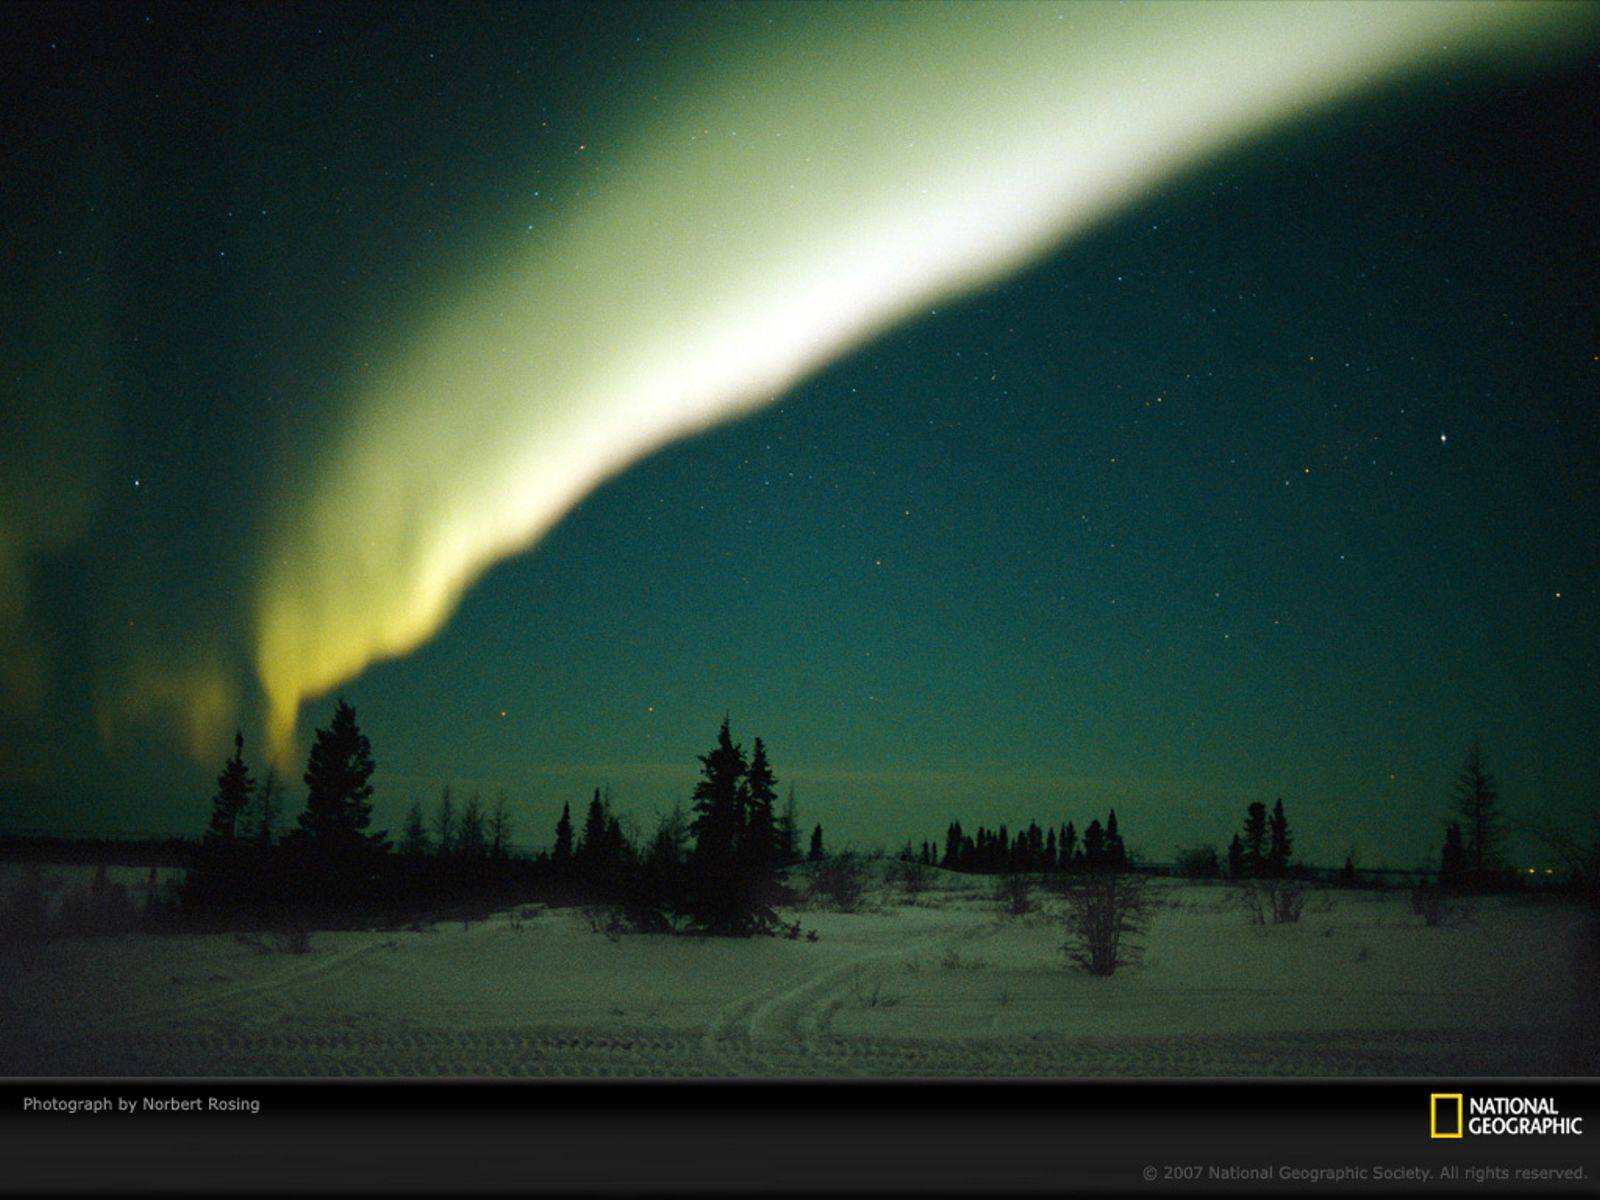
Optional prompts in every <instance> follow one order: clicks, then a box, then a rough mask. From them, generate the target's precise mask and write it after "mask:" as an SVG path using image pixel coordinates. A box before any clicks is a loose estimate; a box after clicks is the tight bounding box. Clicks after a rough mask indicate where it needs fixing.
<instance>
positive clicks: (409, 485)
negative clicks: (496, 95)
mask: <svg viewBox="0 0 1600 1200" xmlns="http://www.w3.org/2000/svg"><path fill="white" fill-rule="evenodd" d="M735 13H736V14H740V15H741V20H743V22H744V23H747V24H749V25H751V26H755V27H759V28H758V30H757V31H755V32H751V33H748V34H745V35H738V36H736V37H735V38H734V40H733V41H732V42H724V43H723V44H722V45H721V46H719V47H718V48H717V49H718V51H719V52H718V53H716V55H715V57H712V55H711V52H709V51H708V52H707V54H706V62H705V63H704V64H703V66H702V68H701V69H698V70H686V71H685V73H684V77H683V78H682V79H680V80H678V81H676V83H675V84H674V85H673V86H671V87H667V88H662V89H657V93H656V94H657V95H659V100H655V102H654V103H651V102H648V101H649V99H650V98H647V97H646V96H644V95H641V96H640V98H639V103H638V104H637V105H636V106H635V109H634V111H635V120H634V123H633V124H632V125H631V126H630V127H628V128H625V129H620V130H612V131H610V132H609V133H607V132H606V131H604V130H601V131H598V132H597V133H596V135H595V137H594V138H593V139H592V143H591V144H590V145H589V146H588V147H587V148H586V150H585V153H587V154H589V155H590V158H589V159H588V160H585V161H586V162H593V163H595V164H603V167H604V169H603V171H601V170H596V171H595V172H594V173H593V174H592V175H590V176H587V177H586V178H585V182H584V187H583V191H582V194H581V196H580V197H578V198H575V199H573V200H571V201H569V202H567V203H566V204H565V206H564V207H563V208H562V209H561V210H560V213H559V216H558V218H557V220H556V221H555V222H554V223H553V224H548V225H544V226H541V227H540V229H541V236H540V237H539V238H538V239H537V242H536V244H534V245H532V247H531V248H528V249H525V250H519V251H517V252H516V256H515V257H514V258H513V259H512V260H511V261H512V264H513V265H511V266H510V267H508V268H506V269H504V270H502V271H501V272H499V273H498V274H497V275H496V276H495V277H493V278H477V279H470V280H464V281H462V282H461V283H460V285H459V286H458V287H457V288H455V289H453V292H452V294H451V295H450V296H448V297H445V298H442V299H441V300H440V302H439V305H438V308H437V310H436V314H437V315H436V316H435V317H434V319H433V320H432V321H431V322H430V323H429V324H428V325H427V326H426V327H425V328H423V329H421V330H420V331H419V332H418V333H417V335H416V336H415V337H414V338H413V339H412V340H411V342H410V344H409V345H407V346H405V347H403V348H402V350H401V351H400V352H399V353H397V355H396V356H395V358H394V360H393V361H392V362H390V363H388V364H387V365H386V366H385V368H384V369H383V371H382V372H381V373H380V374H379V375H378V376H377V377H376V378H374V379H373V380H372V382H371V383H370V385H368V386H366V387H364V388H363V389H362V390H361V391H360V392H359V393H358V394H354V395H351V396H350V397H348V416H347V419H346V420H345V422H344V424H343V426H342V428H341V429H340V431H339V435H338V437H337V439H336V441H335V443H334V445H333V447H332V448H331V450H330V451H329V452H327V453H326V454H324V455H323V456H322V457H321V458H320V459H319V461H317V462H316V463H315V464H314V465H313V467H312V472H313V473H312V475H311V477H310V479H309V480H308V483H307V486H306V487H305V489H303V494H302V495H301V496H300V497H299V498H298V499H297V500H296V501H295V502H294V503H292V504H290V505H288V506H287V507H285V508H284V509H283V511H281V512H280V513H278V514H277V522H276V526H275V528H274V530H273V537H272V542H271V545H270V547H269V552H268V553H267V555H266V556H265V557H264V564H265V565H264V569H263V570H262V573H261V575H260V577H259V580H258V588H257V592H256V599H255V613H254V616H255V639H254V640H255V647H256V665H257V669H258V671H259V674H260V680H261V684H262V686H263V689H264V692H265V695H266V697H267V701H268V705H269V712H270V716H269V721H270V735H271V739H272V741H273V743H274V745H275V746H277V747H278V748H279V750H280V751H281V750H282V749H284V748H285V747H286V746H287V744H288V742H289V740H290V737H291V735H292V732H293V729H294V725H295V721H296V718H297V714H298V710H299V707H300V705H301V704H302V702H303V701H305V700H306V699H307V698H309V697H313V696H316V695H318V694H320V693H323V692H325V691H327V690H328V689H331V688H333V687H335V686H337V685H338V684H340V683H341V682H343V681H345V680H348V679H350V678H352V677H353V676H355V675H357V674H358V673H360V672H361V671H362V670H363V669H364V668H366V667H367V666H368V665H370V664H371V663H373V662H375V661H378V660H380V659H383V658H387V657H392V656H395V655H401V654H405V653H406V652H408V651H410V650H411V649H413V648H415V647H416V646H418V645H419V644H420V643H422V642H424V641H425V640H426V639H428V638H429V637H431V636H432V635H433V634H434V633H435V632H436V631H437V630H438V629H439V628H440V627H441V626H442V625H443V624H444V622H445V621H447V620H448V619H449V617H450V615H451V613H452V611H453V610H454V609H455V607H456V605H457V603H458V601H459V600H460V598H461V596H462V593H463V591H464V590H465V589H466V588H467V587H468V586H470V585H471V584H472V582H473V581H474V580H475V579H476V578H478V577H479V576H480V575H481V574H482V573H483V572H484V571H485V570H486V569H487V568H488V567H489V566H490V565H492V564H493V563H494V562H496V561H497V560H499V559H501V558H503V557H505V556H506V555H509V554H513V553H515V552H517V551H519V550H521V549H524V548H526V547H527V546H529V545H530V544H532V543H533V542H535V541H536V540H537V539H538V538H539V537H540V536H542V535H543V534H544V533H545V532H546V531H548V530H549V529H550V528H551V526H552V525H553V524H554V523H555V522H557V521H558V520H560V519H561V517H562V516H563V514H565V513H566V512H567V511H568V510H569V509H570V508H571V507H572V506H573V505H574V504H575V503H577V502H578V501H579V500H580V499H581V498H582V497H583V496H584V495H585V494H586V493H588V492H590V491H591V490H592V489H594V488H595V487H596V486H597V485H599V484H600V483H601V482H603V481H604V480H605V479H607V478H608V477H610V476H612V475H614V474H615V473H617V472H619V471H621V470H623V469H624V468H626V467H627V466H628V465H629V464H631V463H633V462H635V461H637V460H638V459H639V458H640V457H642V456H644V455H646V454H648V453H650V452H651V451H652V450H654V449H656V448H658V447H660V446H661V445H662V444H664V443H666V442H668V441H670V440H672V439H675V438H679V437H682V436H684V435H686V434H689V433H692V432H694V431H697V430H701V429H704V428H706V427H707V426H710V425H713V424H715V423H717V422H721V421H725V420H728V419H729V418H732V417H734V416H736V415H738V414H740V413H743V412H745V411H748V410H749V409H751V408H752V407H754V406H758V405H760V404H762V403H764V402H766V401H768V400H769V399H771V398H773V397H774V396H775V395H776V394H777V393H779V392H781V391H783V390H784V389H786V388H788V387H789V386H791V385H792V384H794V383H795V382H796V381H797V380H798V379H800V378H801V377H803V376H804V375H806V374H807V373H808V372H811V371H814V370H816V369H817V368H818V367H819V366H820V365H822V364H824V363H826V362H827V361H828V360H830V359H832V358H834V357H836V356H838V355H839V354H841V353H842V352H844V351H846V350H847V349H849V348H850V347H852V346H853V345H856V344H858V343H860V342H861V341H862V340H863V339H865V338H868V337H870V336H872V335H873V334H874V333H876V332H879V331H881V330H882V329H884V328H885V327H886V326H888V325H890V324H891V323H893V322H895V321H897V320H901V319H904V318H906V317H907V316H909V315H911V314H913V313H915V312H917V311H919V310H921V309H923V308H924V307H925V306H927V305H929V304H932V303H935V302H937V301H938V300H939V299H940V298H942V297H946V296H948V295H951V294H954V293H959V292H961V291H963V290H967V289H971V288H973V287H975V286H978V285H981V284H983V283H985V282H987V281H990V280H993V279H995V278H996V277H999V276H1002V275H1004V274H1005V273H1007V272H1010V271H1012V270H1014V269H1015V268H1017V267H1018V266H1019V265H1020V264H1022V263H1024V262H1026V261H1027V260H1029V259H1030V258H1032V257H1034V256H1037V255H1039V254H1041V253H1042V252H1044V251H1045V250H1048V249H1050V248H1052V247H1054V246H1055V245H1057V244H1059V243H1060V242H1061V241H1062V240H1063V239H1064V238H1067V237H1070V236H1071V235H1072V234H1073V233H1075V232H1077V231H1080V230H1082V229H1084V228H1085V227H1086V226H1087V225H1088V224H1089V223H1091V222H1093V221H1095V220H1096V219H1099V218H1103V217H1105V216H1106V215H1108V214H1109V213H1111V212H1113V211H1115V210H1116V209H1117V208H1118V207H1119V206H1122V205H1125V204H1127V203H1129V202H1130V201H1132V200H1134V199H1135V198H1137V197H1138V196H1139V195H1140V194H1141V193H1143V192H1145V191H1146V190H1147V189H1149V188H1150V187H1151V186H1152V185H1153V184H1155V183H1157V182H1159V181H1160V180H1161V179H1163V178H1165V177H1168V176H1170V175H1172V174H1173V173H1174V172H1176V171H1179V170H1181V169H1183V168H1185V167H1187V166H1190V165H1192V164H1194V163H1196V162H1198V161H1200V160H1202V159H1204V157H1205V156H1207V155H1209V154H1213V153H1215V152H1216V151H1217V150H1219V149H1220V148H1223V147H1225V146H1227V145H1229V144H1232V143H1236V142H1238V141H1239V140H1240V139H1243V138H1246V137H1249V136H1252V135H1255V134H1258V133H1260V132H1262V131H1264V130H1266V129H1269V128H1272V127H1274V126H1278V125H1281V124H1282V123H1284V122H1286V121H1289V120H1292V119H1294V118H1295V117H1297V116H1300V115H1302V114H1304V113H1306V112H1308V111H1310V110H1312V109H1314V108H1315V107H1317V106H1319V105H1323V104H1326V103H1328V102H1330V101H1333V100H1335V99H1337V98H1339V97H1341V96H1344V95H1347V94H1350V93H1352V92H1354V91H1357V90H1359V89H1361V88H1362V87H1364V86H1367V85H1370V84H1371V83H1373V82H1376V81H1379V80H1382V79H1385V78H1389V77H1392V76H1394V75H1395V74H1397V73H1399V72H1403V71H1408V70H1415V69H1419V68H1421V67H1424V66H1426V65H1428V64H1429V63H1431V62H1433V61H1435V60H1438V59H1440V58H1442V57H1445V56H1448V57H1449V58H1451V59H1452V60H1454V59H1456V57H1457V56H1458V55H1460V54H1461V53H1463V52H1465V51H1471V52H1474V53H1482V52H1484V51H1489V52H1492V53H1494V54H1496V55H1502V56H1511V55H1515V56H1524V57H1528V58H1530V59H1531V58H1532V57H1533V56H1536V55H1538V54H1540V53H1542V52H1544V50H1545V49H1547V48H1549V47H1553V46H1555V45H1556V44H1557V42H1558V39H1559V38H1560V36H1561V35H1562V34H1563V33H1564V32H1566V31H1569V30H1570V29H1571V27H1572V26H1574V25H1575V24H1577V23H1579V22H1587V21H1589V20H1590V19H1591V14H1590V12H1588V11H1586V10H1585V9H1584V6H1579V5H1570V6H1563V5H1554V6H1546V5H1528V4H1470V3H1464V4H1355V5H1345V4H1333V3H1320V2H1319V3H1311V4H1304V5H1300V4H1296V5H1263V4H1187V3H1183V4H1156V3H1150V4H1131V5H1121V4H1115V5H1113V4H1072V5H1067V6H1060V7H1058V6H1053V5H1029V4H1021V3H1006V4H995V5H977V4H963V5H957V6H948V7H947V6H942V5H931V4H930V5H919V6H915V7H912V6H889V5H884V6H870V7H869V6H854V5H852V6H847V7H840V8H829V7H823V6H816V5H800V6H792V7H783V8H779V9H775V10H767V9H738V10H735ZM752 16H754V17H756V18H759V19H748V20H745V18H751V17H752ZM768 16H771V17H774V18H775V21H774V22H773V23H772V24H770V25H769V24H768V22H767V21H766V20H765V19H764V18H766V17H768Z"/></svg>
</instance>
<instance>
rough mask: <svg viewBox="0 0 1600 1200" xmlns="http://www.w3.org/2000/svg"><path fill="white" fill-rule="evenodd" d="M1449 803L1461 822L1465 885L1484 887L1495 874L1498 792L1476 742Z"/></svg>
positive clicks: (1479, 745) (1497, 863) (1481, 750)
mask: <svg viewBox="0 0 1600 1200" xmlns="http://www.w3.org/2000/svg"><path fill="white" fill-rule="evenodd" d="M1450 802H1451V805H1452V806H1453V807H1454V808H1455V811H1456V813H1457V815H1458V816H1459V817H1460V818H1461V832H1462V835H1463V839H1464V843H1465V844H1464V847H1463V850H1464V853H1465V862H1466V876H1467V884H1468V886H1470V887H1473V888H1482V887H1486V886H1487V885H1488V884H1489V883H1490V882H1491V881H1492V880H1493V878H1494V876H1495V875H1496V874H1497V873H1498V872H1499V870H1500V867H1501V862H1500V825H1501V817H1500V788H1499V785H1498V784H1497V783H1496V782H1495V778H1494V776H1493V775H1491V774H1490V773H1489V768H1488V767H1487V765H1486V764H1485V762H1484V757H1483V744H1482V743H1481V742H1480V741H1479V739H1477V738H1473V739H1472V746H1471V747H1470V748H1469V749H1468V750H1467V758H1466V761H1465V762H1464V763H1463V764H1462V766H1461V771H1460V773H1459V774H1457V776H1456V782H1455V786H1454V787H1453V788H1452V789H1451V792H1450Z"/></svg>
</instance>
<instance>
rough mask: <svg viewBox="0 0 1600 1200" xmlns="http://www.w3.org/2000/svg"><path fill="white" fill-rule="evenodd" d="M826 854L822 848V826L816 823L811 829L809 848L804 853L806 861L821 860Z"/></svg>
mask: <svg viewBox="0 0 1600 1200" xmlns="http://www.w3.org/2000/svg"><path fill="white" fill-rule="evenodd" d="M826 857H827V855H826V854H825V853H824V852H823V849H822V826H821V825H818V826H817V827H816V828H815V829H813V830H812V831H811V850H810V852H809V853H808V854H807V855H806V860H807V861H808V862H821V861H822V860H823V859H824V858H826Z"/></svg>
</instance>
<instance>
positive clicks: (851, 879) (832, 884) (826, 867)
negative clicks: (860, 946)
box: [811, 850, 867, 912]
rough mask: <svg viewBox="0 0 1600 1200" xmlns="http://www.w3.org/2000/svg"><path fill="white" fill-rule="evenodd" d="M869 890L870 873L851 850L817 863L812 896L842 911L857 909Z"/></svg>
mask: <svg viewBox="0 0 1600 1200" xmlns="http://www.w3.org/2000/svg"><path fill="white" fill-rule="evenodd" d="M866 893H867V872H866V868H865V867H864V866H863V865H862V862H861V860H860V859H859V858H857V857H856V856H855V854H854V853H852V852H851V851H849V850H844V851H841V852H840V853H838V854H834V855H830V856H829V857H827V858H825V859H823V860H822V861H820V862H818V863H815V864H813V866H812V872H811V895H812V897H813V898H814V899H820V900H823V901H824V902H826V903H827V904H828V905H830V906H831V907H833V908H835V909H837V910H838V911H839V912H855V911H856V910H857V909H859V908H860V907H861V901H862V899H863V898H864V897H865V896H866Z"/></svg>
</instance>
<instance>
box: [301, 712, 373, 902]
mask: <svg viewBox="0 0 1600 1200" xmlns="http://www.w3.org/2000/svg"><path fill="white" fill-rule="evenodd" d="M373 766H374V764H373V761H372V744H371V743H370V742H369V741H368V740H367V735H366V734H364V733H362V732H361V727H360V725H358V724H357V723H356V711H355V709H354V708H352V707H351V706H350V705H349V704H348V703H346V702H345V701H344V700H343V699H340V701H339V703H338V705H337V707H335V709H334V711H333V719H332V720H331V721H330V722H329V723H328V726H327V728H326V729H319V730H317V732H316V735H315V736H314V738H313V739H312V743H311V754H310V757H309V758H308V759H307V762H306V773H305V783H306V788H307V795H306V808H305V811H304V812H303V813H301V814H300V820H299V827H298V828H297V829H296V830H295V835H294V839H293V841H294V844H295V849H296V850H297V851H298V853H299V861H300V866H301V869H302V870H303V871H305V872H307V877H306V879H305V881H304V882H305V885H306V887H307V888H308V889H309V890H311V891H312V892H313V893H314V894H315V893H320V894H321V895H322V896H323V897H324V898H327V899H341V900H345V899H356V898H358V897H360V896H364V895H365V894H367V892H366V889H367V885H368V880H367V878H366V876H367V870H368V867H369V866H370V865H371V863H370V860H369V856H370V855H372V854H374V853H376V852H379V851H382V850H385V849H386V848H387V845H386V843H387V837H386V835H385V834H383V833H381V832H380V833H369V832H367V828H368V826H369V825H371V823H372V783H371V780H372V772H373Z"/></svg>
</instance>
